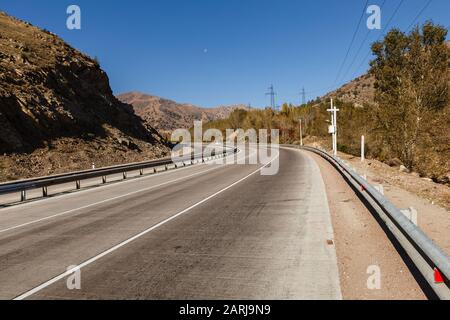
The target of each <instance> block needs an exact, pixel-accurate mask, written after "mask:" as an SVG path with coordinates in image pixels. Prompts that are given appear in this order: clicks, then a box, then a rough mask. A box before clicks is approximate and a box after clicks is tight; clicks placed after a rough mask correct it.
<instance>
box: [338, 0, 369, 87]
mask: <svg viewBox="0 0 450 320" xmlns="http://www.w3.org/2000/svg"><path fill="white" fill-rule="evenodd" d="M368 4H369V0H366V4H365V5H364V7H363V10H362V13H361V16H360V17H359V21H358V25H357V26H356V29H355V32H354V33H353V37H352V41H351V42H350V45H349V47H348V49H347V53H346V54H345V58H344V61H342V64H341V67H340V68H339V71H338V74H337V76H336V79H335V80H334V84H336V82H337V81H338V79H339V77H340V75H341V72H342V69H343V68H344V65H345V63H346V62H347V58H348V54H349V53H350V50H351V48H352V46H353V43H354V42H355V38H356V35H357V34H358V30H359V26H360V25H361V21H362V19H363V17H364V13H365V12H366V8H367V5H368ZM334 84H333V85H334Z"/></svg>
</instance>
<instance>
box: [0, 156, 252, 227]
mask: <svg viewBox="0 0 450 320" xmlns="http://www.w3.org/2000/svg"><path fill="white" fill-rule="evenodd" d="M239 153H240V152H238V154H239ZM252 154H254V153H252ZM248 157H250V155H248V156H247V157H246V158H248ZM223 166H226V164H225V165H220V166H218V167H214V168H212V169H209V170H204V171H201V172H196V173H194V174H191V175H188V176H184V177H180V178H177V179H174V180H170V181H166V182H163V183H160V184H157V185H154V186H151V187H147V188H144V189H139V190H136V191H133V192H129V193H126V194H122V195H120V196H117V197H113V198H108V199H105V200H102V201H98V202H94V203H91V204H88V205H85V206H82V207H78V208H74V209H71V210H67V211H64V212H60V213H57V214H54V215H51V216H47V217H45V218H41V219H36V220H32V221H29V222H26V223H22V224H20V225H17V226H13V227H8V228H6V229H3V230H0V234H2V233H5V232H8V231H12V230H16V229H19V228H23V227H26V226H29V225H32V224H36V223H39V222H42V221H46V220H49V219H53V218H57V217H60V216H63V215H67V214H69V213H73V212H76V211H79V210H83V209H87V208H90V207H94V206H96V205H99V204H103V203H107V202H109V201H113V200H117V199H121V198H125V197H128V196H131V195H134V194H137V193H140V192H144V191H149V190H152V189H155V188H158V187H162V186H165V185H167V184H171V183H174V182H177V181H180V180H184V179H187V178H191V177H195V176H197V175H201V174H204V173H207V172H210V171H213V170H217V169H219V168H223ZM89 191H92V190H89Z"/></svg>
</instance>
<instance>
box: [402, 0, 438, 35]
mask: <svg viewBox="0 0 450 320" xmlns="http://www.w3.org/2000/svg"><path fill="white" fill-rule="evenodd" d="M431 2H433V0H429V1H428V2H427V3H426V4H425V6H424V7H423V8H422V10H420V11H419V13H418V14H417V16H416V17H415V18H414V20H413V22H411V24H410V25H409V26H408V28H407V29H406V30H410V29H411V27H412V26H413V25H414V24H415V23H416V21H417V20H418V19H419V18H420V16H421V15H422V14H423V13H424V11H425V10H427V8H428V7H429V6H430V4H431Z"/></svg>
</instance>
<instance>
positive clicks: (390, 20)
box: [355, 0, 405, 73]
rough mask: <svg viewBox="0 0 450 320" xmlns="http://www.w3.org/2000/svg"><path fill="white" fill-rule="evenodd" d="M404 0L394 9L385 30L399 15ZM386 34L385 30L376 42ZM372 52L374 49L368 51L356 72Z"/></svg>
mask: <svg viewBox="0 0 450 320" xmlns="http://www.w3.org/2000/svg"><path fill="white" fill-rule="evenodd" d="M403 2H405V0H401V1H400V3H399V4H398V5H397V7H396V8H395V11H394V13H393V14H392V16H391V17H390V19H389V21H388V23H387V24H386V26H385V27H384V28H383V31H385V30H387V29H388V28H389V25H390V24H391V22H392V20H393V19H394V17H395V16H396V15H397V12H398V10H400V7H401V6H402V4H403ZM384 35H385V33H384V32H383V33H382V34H381V35H380V36H379V37H378V39H377V41H376V42H378V41H379V40H380V39H381V37H383V36H384ZM371 52H372V51H369V52H368V53H367V55H366V56H365V57H364V59H363V60H362V61H361V63H360V64H359V66H358V68H356V71H355V73H356V72H358V70H359V69H360V68H361V67H362V66H363V65H364V63H365V62H366V61H367V58H368V57H369V56H370V53H371Z"/></svg>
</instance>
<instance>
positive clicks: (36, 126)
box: [0, 13, 168, 180]
mask: <svg viewBox="0 0 450 320" xmlns="http://www.w3.org/2000/svg"><path fill="white" fill-rule="evenodd" d="M167 152H168V147H167V145H165V144H164V142H163V139H162V137H161V136H160V135H159V134H158V132H157V131H156V130H155V129H153V128H152V127H151V126H150V125H149V124H148V123H144V122H143V121H142V120H141V118H140V117H138V116H136V115H135V114H134V111H133V108H132V107H131V106H130V105H127V104H125V103H122V102H120V101H119V100H117V99H116V98H115V97H114V95H113V93H112V90H111V88H110V86H109V80H108V76H107V75H106V73H105V72H104V71H103V70H102V69H101V68H100V66H99V63H98V62H97V61H96V60H95V59H92V58H90V57H88V56H87V55H85V54H83V53H81V52H79V51H77V50H76V49H74V48H72V47H71V46H69V45H68V44H66V43H65V42H64V41H63V40H62V39H60V38H59V37H57V36H56V35H54V34H52V33H50V32H48V31H45V30H41V29H39V28H37V27H34V26H32V25H30V24H29V23H27V22H23V21H20V20H17V19H15V18H12V17H10V16H8V15H7V14H5V13H0V154H2V156H1V158H0V160H1V162H0V170H1V177H0V179H1V180H5V179H14V178H19V177H28V176H33V175H39V174H49V173H55V172H61V171H68V170H75V169H85V168H86V167H90V166H91V165H92V162H94V163H96V164H97V165H111V164H116V163H122V162H130V161H139V160H144V159H148V158H155V157H159V156H161V155H165V154H167Z"/></svg>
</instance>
